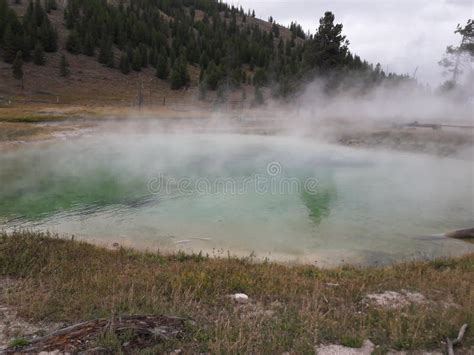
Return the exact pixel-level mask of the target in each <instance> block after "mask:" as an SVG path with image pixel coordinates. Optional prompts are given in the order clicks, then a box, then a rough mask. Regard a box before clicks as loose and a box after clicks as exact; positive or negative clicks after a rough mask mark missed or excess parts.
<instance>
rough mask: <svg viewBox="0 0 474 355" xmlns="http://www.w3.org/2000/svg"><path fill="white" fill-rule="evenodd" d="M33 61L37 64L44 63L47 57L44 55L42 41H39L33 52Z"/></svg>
mask: <svg viewBox="0 0 474 355" xmlns="http://www.w3.org/2000/svg"><path fill="white" fill-rule="evenodd" d="M33 63H35V64H36V65H44V64H45V63H46V59H45V57H44V49H43V46H42V45H41V43H39V42H37V43H36V46H35V52H34V54H33Z"/></svg>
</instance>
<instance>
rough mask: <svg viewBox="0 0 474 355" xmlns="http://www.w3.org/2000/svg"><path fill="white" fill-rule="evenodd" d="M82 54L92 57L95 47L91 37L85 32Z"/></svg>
mask: <svg viewBox="0 0 474 355" xmlns="http://www.w3.org/2000/svg"><path fill="white" fill-rule="evenodd" d="M82 47H83V53H84V54H85V55H87V56H89V57H93V56H94V52H95V46H94V40H93V39H92V35H91V33H90V32H87V34H86V36H85V37H84V44H83V46H82Z"/></svg>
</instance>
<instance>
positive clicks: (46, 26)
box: [40, 17, 58, 53]
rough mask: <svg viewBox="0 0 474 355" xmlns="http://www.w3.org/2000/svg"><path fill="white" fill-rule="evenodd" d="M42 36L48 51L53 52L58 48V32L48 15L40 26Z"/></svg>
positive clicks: (43, 43)
mask: <svg viewBox="0 0 474 355" xmlns="http://www.w3.org/2000/svg"><path fill="white" fill-rule="evenodd" d="M40 37H41V43H42V45H43V48H44V50H45V51H46V52H49V53H52V52H56V51H57V50H58V33H57V32H56V29H55V28H54V27H53V25H51V22H49V20H48V18H47V17H46V18H45V19H44V21H43V24H42V25H41V28H40Z"/></svg>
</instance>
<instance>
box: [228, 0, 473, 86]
mask: <svg viewBox="0 0 474 355" xmlns="http://www.w3.org/2000/svg"><path fill="white" fill-rule="evenodd" d="M228 3H231V4H234V5H239V6H240V5H242V6H243V7H244V8H245V9H248V8H250V9H255V12H256V14H257V17H259V18H263V19H267V18H268V16H270V15H272V16H273V18H275V20H276V21H277V22H278V23H281V24H282V25H289V24H290V23H291V21H295V20H296V21H297V22H298V23H300V24H301V25H302V26H303V28H304V29H305V31H307V30H310V31H311V32H312V33H314V31H315V29H316V28H317V26H318V21H319V18H320V17H322V15H323V14H324V12H325V11H328V10H329V11H332V12H334V14H335V16H336V21H337V22H338V23H342V24H343V25H344V34H345V35H346V36H347V38H348V39H349V41H350V49H351V51H352V52H353V53H356V54H358V55H360V56H361V57H362V58H363V59H367V60H368V61H369V62H372V63H377V62H380V63H381V64H382V66H383V68H384V70H386V68H387V67H388V70H389V71H394V72H397V73H409V74H413V73H414V71H415V69H416V67H418V71H417V78H418V79H419V80H420V81H421V82H424V83H429V84H431V85H437V84H439V83H440V82H441V81H442V80H444V77H443V76H442V75H441V74H442V69H441V68H440V67H439V65H438V61H439V60H440V59H441V58H442V56H443V53H444V51H445V49H446V46H447V45H449V44H458V43H459V36H458V35H455V34H454V33H453V32H454V30H455V29H456V25H457V24H458V23H462V24H465V23H466V22H467V19H468V18H472V17H473V15H472V10H473V6H472V1H471V0H230V1H228Z"/></svg>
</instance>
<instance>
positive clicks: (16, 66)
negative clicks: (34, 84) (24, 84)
mask: <svg viewBox="0 0 474 355" xmlns="http://www.w3.org/2000/svg"><path fill="white" fill-rule="evenodd" d="M12 71H13V77H14V78H15V79H16V80H23V53H21V51H18V52H17V54H16V56H15V60H14V61H13V65H12Z"/></svg>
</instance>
